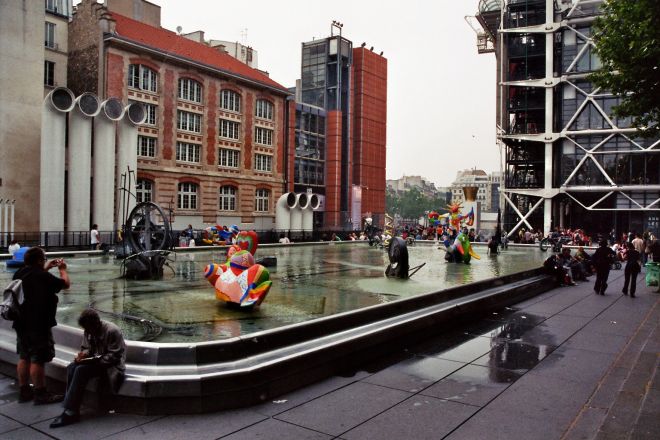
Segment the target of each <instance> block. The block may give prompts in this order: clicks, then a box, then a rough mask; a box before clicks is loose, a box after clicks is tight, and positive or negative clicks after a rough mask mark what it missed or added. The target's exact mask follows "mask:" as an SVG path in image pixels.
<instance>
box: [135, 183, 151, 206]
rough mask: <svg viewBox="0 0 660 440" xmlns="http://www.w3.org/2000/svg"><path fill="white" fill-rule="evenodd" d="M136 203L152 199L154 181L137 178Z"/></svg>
mask: <svg viewBox="0 0 660 440" xmlns="http://www.w3.org/2000/svg"><path fill="white" fill-rule="evenodd" d="M135 199H136V201H137V203H142V202H151V201H152V200H153V199H154V183H153V182H152V181H151V180H147V179H138V180H137V184H136V187H135Z"/></svg>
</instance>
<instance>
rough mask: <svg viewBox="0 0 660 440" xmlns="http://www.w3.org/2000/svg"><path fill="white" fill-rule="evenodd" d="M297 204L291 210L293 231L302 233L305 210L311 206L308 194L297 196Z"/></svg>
mask: <svg viewBox="0 0 660 440" xmlns="http://www.w3.org/2000/svg"><path fill="white" fill-rule="evenodd" d="M296 202H297V203H296V206H295V207H294V208H292V209H291V230H292V231H302V217H303V209H305V208H307V205H308V204H309V200H308V199H307V194H306V193H300V194H296Z"/></svg>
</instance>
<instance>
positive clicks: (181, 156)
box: [176, 142, 200, 163]
mask: <svg viewBox="0 0 660 440" xmlns="http://www.w3.org/2000/svg"><path fill="white" fill-rule="evenodd" d="M199 151H200V146H199V145H197V144H189V143H187V142H177V143H176V160H177V162H192V163H199Z"/></svg>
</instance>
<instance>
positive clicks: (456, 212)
mask: <svg viewBox="0 0 660 440" xmlns="http://www.w3.org/2000/svg"><path fill="white" fill-rule="evenodd" d="M461 208H462V206H461V204H460V203H452V204H449V205H447V209H448V210H449V212H448V213H447V214H443V215H441V216H440V217H444V218H446V219H447V223H449V227H450V228H452V229H453V230H454V231H456V232H460V230H461V223H463V222H465V226H472V225H474V208H473V209H471V210H470V212H468V213H467V214H461Z"/></svg>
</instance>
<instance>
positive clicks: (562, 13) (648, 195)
mask: <svg viewBox="0 0 660 440" xmlns="http://www.w3.org/2000/svg"><path fill="white" fill-rule="evenodd" d="M602 4H603V1H602V0H481V1H480V2H479V6H478V7H479V11H478V13H477V15H476V17H475V18H476V20H478V22H479V25H480V26H473V27H474V28H475V30H477V37H478V38H477V45H478V50H479V52H480V53H495V56H496V58H497V88H498V90H497V116H496V118H497V128H498V130H497V132H498V143H499V144H500V147H501V148H502V149H503V153H504V154H503V162H504V163H503V168H504V170H503V171H504V179H503V185H502V186H503V187H502V189H501V190H502V193H503V194H504V199H505V210H504V223H505V226H504V227H505V229H506V230H507V231H508V232H509V233H515V232H516V231H517V230H518V229H519V228H526V229H527V228H533V229H542V230H543V231H544V232H546V233H547V232H548V231H549V230H550V229H552V228H555V227H562V228H584V229H585V230H587V231H588V232H589V233H591V234H596V233H603V234H604V233H608V232H610V231H611V230H612V229H615V230H616V231H617V232H618V233H621V232H624V231H636V232H642V231H646V230H651V231H654V232H655V233H656V234H657V232H658V224H659V218H660V140H659V139H658V138H655V139H648V138H643V137H641V136H640V134H639V132H638V131H637V130H636V129H634V128H632V127H631V121H630V119H628V118H625V119H622V118H617V117H615V116H614V115H613V112H612V108H613V107H614V106H616V105H617V104H618V103H619V98H617V97H616V96H614V95H612V94H611V93H610V92H609V91H607V90H603V89H600V88H598V87H597V86H596V85H595V84H593V83H592V82H591V81H590V79H589V78H590V74H591V73H593V72H594V71H597V70H598V69H600V67H601V61H600V59H599V58H598V55H597V54H596V51H595V42H594V38H593V36H594V33H595V29H594V21H595V20H596V18H597V17H598V15H599V14H600V13H601V6H602Z"/></svg>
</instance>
